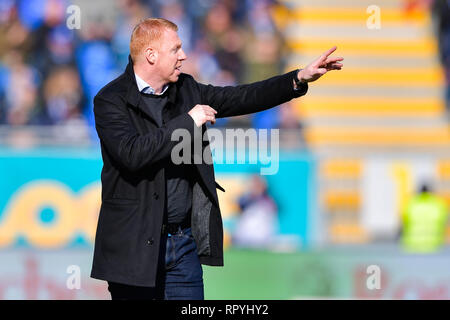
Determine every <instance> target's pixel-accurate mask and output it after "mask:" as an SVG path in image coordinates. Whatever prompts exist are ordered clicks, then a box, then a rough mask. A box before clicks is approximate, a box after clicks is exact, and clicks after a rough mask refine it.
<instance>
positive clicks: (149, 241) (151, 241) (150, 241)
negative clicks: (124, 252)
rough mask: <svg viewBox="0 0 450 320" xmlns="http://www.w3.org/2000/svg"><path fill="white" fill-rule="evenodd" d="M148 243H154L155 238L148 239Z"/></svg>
mask: <svg viewBox="0 0 450 320" xmlns="http://www.w3.org/2000/svg"><path fill="white" fill-rule="evenodd" d="M147 244H148V245H150V246H151V245H153V238H151V239H148V240H147Z"/></svg>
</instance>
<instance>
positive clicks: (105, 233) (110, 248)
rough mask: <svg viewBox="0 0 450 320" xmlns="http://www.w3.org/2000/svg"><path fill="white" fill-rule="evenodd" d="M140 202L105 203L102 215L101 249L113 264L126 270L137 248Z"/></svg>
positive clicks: (118, 201)
mask: <svg viewBox="0 0 450 320" xmlns="http://www.w3.org/2000/svg"><path fill="white" fill-rule="evenodd" d="M138 207H139V202H138V201H136V200H129V199H109V200H106V201H103V203H102V209H101V211H102V212H101V215H102V220H101V221H102V225H101V248H102V253H103V255H104V257H105V258H106V259H107V260H108V261H110V262H111V263H113V264H115V265H117V266H118V268H121V267H119V266H123V267H124V269H128V268H126V265H127V262H129V261H130V259H129V258H130V257H131V256H132V255H133V248H135V247H136V241H137V236H138V232H137V231H138V230H139V228H140V223H139V219H138V215H137V211H138Z"/></svg>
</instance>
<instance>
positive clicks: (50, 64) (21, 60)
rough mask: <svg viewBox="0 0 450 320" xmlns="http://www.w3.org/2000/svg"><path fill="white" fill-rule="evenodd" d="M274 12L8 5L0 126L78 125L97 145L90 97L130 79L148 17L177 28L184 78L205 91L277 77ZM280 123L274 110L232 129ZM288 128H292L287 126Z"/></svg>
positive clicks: (196, 4) (117, 4)
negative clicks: (74, 11)
mask: <svg viewBox="0 0 450 320" xmlns="http://www.w3.org/2000/svg"><path fill="white" fill-rule="evenodd" d="M70 5H80V7H81V8H83V9H82V11H81V12H80V13H81V15H80V18H81V20H80V28H79V29H73V30H71V29H70V28H68V26H67V19H68V17H70V12H67V8H68V7H69V6H70ZM273 5H274V1H272V0H247V1H237V0H213V1H211V0H208V1H206V0H189V1H188V0H151V1H150V0H147V1H144V0H116V1H110V0H107V1H105V0H99V1H85V0H78V1H76V0H73V1H70V0H33V1H25V0H1V1H0V124H2V125H10V126H24V125H47V126H48V125H60V126H69V127H70V126H71V125H72V126H74V127H76V128H78V129H77V130H75V131H77V133H76V134H81V133H80V132H81V131H80V130H79V128H80V127H85V128H86V132H89V131H91V135H92V136H93V137H94V136H95V135H94V131H93V130H92V128H93V125H94V119H93V113H92V100H93V97H94V96H95V95H96V93H97V92H98V91H99V89H100V88H101V87H103V86H104V85H105V84H106V83H108V82H109V81H110V80H112V79H114V78H115V77H116V76H118V75H119V74H120V73H122V72H123V70H124V68H125V66H126V64H127V62H128V53H129V37H130V35H131V31H132V29H133V27H134V25H136V24H137V22H138V21H139V20H141V19H143V18H146V17H151V16H158V17H164V18H166V19H169V20H171V21H174V22H175V23H176V24H177V25H178V27H179V35H180V38H181V39H182V41H183V47H184V50H185V52H186V53H187V55H188V60H187V61H186V62H185V63H184V65H183V71H184V72H186V73H190V74H192V75H193V76H194V77H195V78H196V79H197V80H198V81H200V82H203V83H213V84H215V85H234V84H238V83H246V82H251V81H256V80H260V79H263V78H266V77H269V76H273V75H276V74H278V73H280V72H281V70H282V68H283V59H282V57H283V52H282V51H283V40H282V37H281V36H280V33H279V31H278V30H277V28H276V26H275V24H274V22H273V20H272V18H271V13H270V10H271V8H272V6H273ZM85 8H89V10H86V9H85ZM83 10H84V11H83ZM85 11H88V12H85ZM282 118H283V116H282V115H280V114H278V111H277V110H269V111H267V112H263V113H260V114H258V115H255V116H253V117H251V118H249V117H240V118H233V119H232V121H234V122H236V121H237V122H238V123H239V124H240V125H244V126H248V125H251V126H253V127H257V128H270V127H280V126H282V124H280V121H283V120H281V119H282ZM284 119H285V121H286V122H287V125H288V126H289V122H292V120H291V119H290V117H284ZM227 121H230V120H229V119H221V121H218V125H225V124H226V123H227ZM228 124H230V123H228ZM294 125H295V124H294ZM89 129H90V130H89Z"/></svg>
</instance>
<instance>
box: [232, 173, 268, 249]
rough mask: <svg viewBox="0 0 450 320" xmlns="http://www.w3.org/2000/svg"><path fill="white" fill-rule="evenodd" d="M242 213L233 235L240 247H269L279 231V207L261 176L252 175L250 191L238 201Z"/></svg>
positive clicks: (234, 241)
mask: <svg viewBox="0 0 450 320" xmlns="http://www.w3.org/2000/svg"><path fill="white" fill-rule="evenodd" d="M238 203H239V207H240V208H241V211H242V212H241V215H240V217H239V220H238V221H237V224H236V228H235V230H234V232H233V235H232V240H231V241H232V244H233V245H235V246H239V247H249V248H267V246H268V245H270V244H271V243H273V238H274V236H275V234H276V232H277V207H276V205H275V202H274V200H273V199H272V198H271V197H270V195H269V193H268V190H267V183H266V181H265V180H263V179H262V178H261V177H260V176H258V175H254V176H252V178H251V180H250V183H249V192H248V193H246V194H244V195H243V196H242V197H241V198H240V199H239V201H238Z"/></svg>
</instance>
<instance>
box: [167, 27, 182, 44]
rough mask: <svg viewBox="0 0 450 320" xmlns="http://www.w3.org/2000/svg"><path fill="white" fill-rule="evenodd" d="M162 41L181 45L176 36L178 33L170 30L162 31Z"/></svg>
mask: <svg viewBox="0 0 450 320" xmlns="http://www.w3.org/2000/svg"><path fill="white" fill-rule="evenodd" d="M163 38H164V40H169V41H172V42H179V43H181V40H180V37H179V36H178V32H176V31H175V30H172V29H166V30H165V31H164V37H163Z"/></svg>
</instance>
